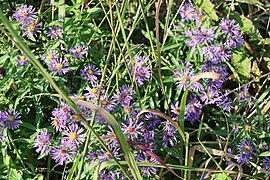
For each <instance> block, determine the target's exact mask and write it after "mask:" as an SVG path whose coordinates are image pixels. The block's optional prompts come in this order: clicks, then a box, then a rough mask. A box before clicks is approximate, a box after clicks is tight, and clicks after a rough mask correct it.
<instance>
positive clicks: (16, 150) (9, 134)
mask: <svg viewBox="0 0 270 180" xmlns="http://www.w3.org/2000/svg"><path fill="white" fill-rule="evenodd" d="M7 134H8V139H9V141H10V142H11V144H12V146H13V147H14V149H15V152H16V155H17V157H18V158H19V160H20V162H21V164H22V166H23V167H24V168H25V164H24V162H23V160H22V157H21V156H20V154H19V151H18V148H17V147H16V145H15V143H14V142H13V139H12V136H11V133H10V131H9V130H7Z"/></svg>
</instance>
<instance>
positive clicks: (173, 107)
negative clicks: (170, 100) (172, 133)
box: [170, 101, 180, 117]
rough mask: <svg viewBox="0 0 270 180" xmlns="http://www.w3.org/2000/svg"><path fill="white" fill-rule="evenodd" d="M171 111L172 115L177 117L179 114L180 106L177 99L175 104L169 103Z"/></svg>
mask: <svg viewBox="0 0 270 180" xmlns="http://www.w3.org/2000/svg"><path fill="white" fill-rule="evenodd" d="M170 107H171V113H172V114H173V116H174V117H178V116H179V114H180V107H179V101H177V102H176V103H175V104H171V105H170Z"/></svg>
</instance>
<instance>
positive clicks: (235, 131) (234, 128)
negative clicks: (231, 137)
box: [232, 124, 239, 134]
mask: <svg viewBox="0 0 270 180" xmlns="http://www.w3.org/2000/svg"><path fill="white" fill-rule="evenodd" d="M238 131H239V126H238V125H236V124H235V125H233V127H232V132H233V133H234V134H236V133H238Z"/></svg>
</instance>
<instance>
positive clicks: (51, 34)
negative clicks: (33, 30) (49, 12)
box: [47, 26, 62, 39]
mask: <svg viewBox="0 0 270 180" xmlns="http://www.w3.org/2000/svg"><path fill="white" fill-rule="evenodd" d="M47 37H48V38H51V39H55V38H56V37H60V38H62V32H61V30H60V29H59V28H58V27H56V26H53V27H49V30H48V32H47Z"/></svg>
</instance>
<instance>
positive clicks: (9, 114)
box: [3, 110, 22, 130]
mask: <svg viewBox="0 0 270 180" xmlns="http://www.w3.org/2000/svg"><path fill="white" fill-rule="evenodd" d="M3 117H4V118H3V119H4V123H5V127H7V128H8V129H12V130H14V129H18V128H19V123H22V121H21V120H20V118H21V115H20V113H19V112H16V111H13V110H8V111H5V112H4V115H3Z"/></svg>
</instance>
